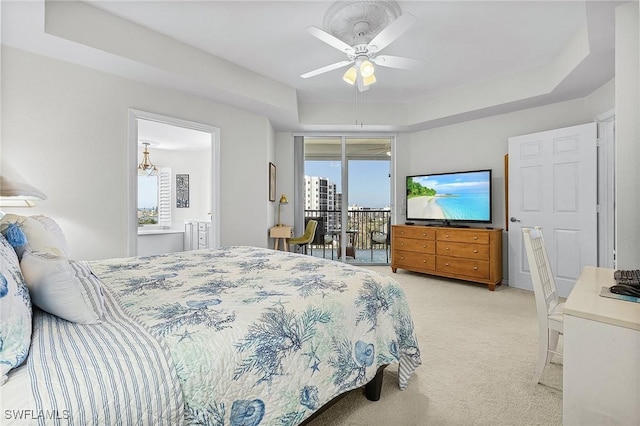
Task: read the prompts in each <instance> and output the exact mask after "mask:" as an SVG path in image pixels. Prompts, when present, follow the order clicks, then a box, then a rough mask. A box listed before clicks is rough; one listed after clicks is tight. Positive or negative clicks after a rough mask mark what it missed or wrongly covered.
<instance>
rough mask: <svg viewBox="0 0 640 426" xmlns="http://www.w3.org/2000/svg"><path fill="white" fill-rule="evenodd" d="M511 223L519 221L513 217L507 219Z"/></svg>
mask: <svg viewBox="0 0 640 426" xmlns="http://www.w3.org/2000/svg"><path fill="white" fill-rule="evenodd" d="M509 220H510V221H511V222H520V219H516V218H515V217H513V216H511V219H509Z"/></svg>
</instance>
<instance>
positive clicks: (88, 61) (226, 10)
mask: <svg viewBox="0 0 640 426" xmlns="http://www.w3.org/2000/svg"><path fill="white" fill-rule="evenodd" d="M18 3H21V4H18ZM25 3H30V4H31V5H30V6H29V5H25ZM332 3H333V2H326V1H293V0H291V1H202V0H201V1H177V0H174V1H126V0H122V1H88V2H85V5H90V6H92V8H91V9H96V10H99V11H100V13H103V14H104V13H105V12H106V13H108V14H109V15H112V16H114V17H118V18H123V19H125V20H127V21H129V22H131V23H133V24H136V25H137V26H139V27H140V28H141V31H143V30H144V31H148V30H152V31H153V32H155V33H158V34H160V35H162V36H163V37H168V39H167V38H165V39H164V40H165V41H166V40H169V39H171V40H175V41H177V42H179V43H180V44H181V45H186V46H191V47H194V48H196V49H198V51H199V52H200V54H207V55H210V56H212V57H215V58H218V59H222V60H224V61H226V62H228V63H230V64H231V65H230V66H237V67H240V68H236V70H243V69H246V70H250V71H251V72H252V73H254V74H252V75H261V76H264V77H265V80H263V81H262V82H261V84H260V86H257V87H258V89H256V88H252V89H251V90H252V92H253V93H250V94H248V95H247V94H246V93H240V92H241V89H238V90H236V93H230V92H233V90H232V89H229V90H228V91H227V92H224V90H221V89H220V88H212V86H213V85H215V83H209V84H210V86H211V87H207V82H205V81H200V80H199V79H197V78H193V77H191V78H189V75H188V72H183V74H184V75H178V74H179V73H178V72H176V71H173V74H174V75H172V76H171V78H163V79H160V78H158V79H157V81H158V83H157V84H161V85H166V86H171V87H174V88H178V89H180V90H185V91H188V92H191V93H198V94H199V96H202V97H209V98H211V99H212V100H215V101H218V102H222V103H227V104H230V105H237V106H241V107H243V108H245V109H248V110H250V111H255V112H259V113H261V114H265V115H267V116H269V117H270V118H271V119H272V122H273V123H274V127H275V128H276V130H292V131H295V130H309V129H312V128H314V126H313V124H312V123H311V124H309V123H302V122H303V121H304V120H305V117H304V116H303V113H304V112H306V111H308V110H310V109H312V108H314V107H318V106H322V105H325V104H326V105H335V104H339V103H342V104H345V105H353V104H354V103H355V99H356V92H355V89H354V87H352V86H349V85H347V84H346V83H344V82H343V81H342V74H343V73H344V71H345V69H344V68H341V69H337V70H334V71H330V72H327V73H325V74H322V75H319V76H316V77H312V78H309V79H303V78H301V77H300V75H301V74H303V73H305V72H308V71H311V70H313V69H316V68H319V67H321V66H324V65H328V64H332V63H335V62H339V61H342V60H344V59H346V55H344V54H343V53H341V52H340V51H338V50H337V49H335V48H333V47H331V46H329V45H327V44H325V43H323V42H322V41H320V40H318V39H317V38H315V37H313V36H311V35H310V34H309V33H308V32H307V31H306V28H307V27H309V26H317V27H320V28H322V27H323V18H324V15H325V12H326V11H327V9H328V8H329V7H330V6H331V4H332ZM363 3H365V2H363ZM397 3H398V5H399V6H400V8H401V11H402V13H410V14H412V15H414V16H415V17H416V18H417V24H416V25H414V26H413V27H411V28H410V29H409V30H408V31H407V32H406V33H405V34H403V35H402V36H400V37H399V38H398V39H397V40H395V41H394V42H393V43H391V44H390V45H389V46H388V47H386V48H385V49H384V50H383V53H384V54H387V55H397V56H405V57H410V58H414V59H417V60H419V61H421V63H422V65H421V66H420V67H419V68H417V69H415V70H412V71H409V70H399V69H391V68H383V67H377V69H376V76H377V82H376V83H375V84H374V85H372V87H371V89H370V90H368V91H366V92H364V93H363V94H362V95H361V96H360V102H361V103H364V104H365V105H384V104H387V105H402V106H403V108H406V109H407V111H408V113H407V114H408V115H411V114H412V111H423V110H425V111H427V110H429V109H430V108H433V105H437V104H438V102H439V103H443V102H442V99H457V97H458V96H460V95H459V93H461V91H464V90H470V91H472V92H473V91H474V90H476V89H477V88H480V87H482V88H484V89H483V90H485V91H486V92H488V93H491V94H492V96H493V95H494V93H495V92H496V90H486V89H487V88H489V87H491V86H489V84H494V83H495V86H493V87H502V89H501V90H500V91H505V90H509V89H505V88H508V87H510V84H511V83H509V84H505V83H504V82H513V81H519V79H521V78H522V81H523V82H524V83H521V86H519V87H522V84H524V85H526V82H527V81H528V80H526V78H525V77H524V76H527V75H541V74H543V71H544V72H547V71H548V72H549V73H551V71H553V73H555V74H554V78H555V80H554V81H553V82H552V83H549V84H548V85H546V86H545V87H544V88H542V89H540V90H539V92H534V91H531V92H527V93H523V94H520V93H519V92H520V91H522V89H521V88H519V89H514V90H513V91H512V92H511V93H510V94H503V93H500V96H502V98H501V99H496V101H495V102H491V103H487V104H486V105H485V106H483V107H482V108H480V107H476V108H460V110H456V106H455V105H453V106H452V107H449V110H447V111H446V112H443V113H439V114H437V115H436V114H434V115H433V116H428V114H427V115H425V117H424V118H422V117H418V118H411V119H409V120H404V121H403V120H399V123H398V125H397V126H395V127H393V126H392V127H393V129H395V130H416V129H420V128H427V127H434V126H436V125H441V124H447V123H449V122H455V121H462V120H464V119H469V118H473V117H478V116H482V115H489V114H492V113H500V112H508V111H511V110H517V109H522V108H528V107H532V106H539V105H544V104H545V103H553V102H559V101H562V100H568V99H575V98H578V97H584V96H586V95H588V94H590V93H592V92H593V91H594V90H595V89H597V88H598V87H600V86H602V85H603V84H604V83H606V82H607V81H609V80H610V79H612V78H613V77H614V33H615V31H614V9H615V7H616V6H618V5H619V4H621V3H622V2H613V1H602V2H600V1H587V2H584V1H578V0H572V1H480V0H476V1H399V2H397ZM38 4H39V6H38ZM42 5H43V0H38V1H32V2H12V1H7V0H3V6H2V7H3V11H2V23H3V31H2V42H3V43H4V44H8V45H11V46H14V47H18V48H22V49H25V50H31V51H35V52H38V53H40V54H44V55H47V56H53V57H58V58H60V59H62V60H67V61H71V62H76V63H81V64H84V65H87V66H90V67H93V68H99V69H104V70H106V71H108V72H112V73H115V74H120V75H123V76H127V77H128V78H139V79H144V77H136V75H146V76H151V75H152V74H153V72H154V71H155V70H154V69H152V67H149V66H147V65H149V64H150V63H151V62H150V61H151V60H149V62H144V61H145V59H140V62H141V63H142V62H144V65H145V67H146V68H144V69H145V70H146V74H145V73H141V72H140V69H141V68H140V67H139V68H140V69H138V70H137V71H135V72H134V71H131V70H133V65H140V63H136V64H134V63H133V61H132V59H134V60H137V58H133V56H127V53H126V52H124V53H120V51H119V50H117V49H116V48H114V49H111V50H110V51H108V52H103V51H101V49H103V50H108V49H106V48H98V49H96V47H100V46H99V43H101V42H103V41H100V40H93V41H92V42H86V41H84V40H80V39H79V38H76V39H73V34H72V33H71V30H64V29H63V30H60V31H59V32H58V33H56V34H55V37H52V36H51V35H47V34H46V33H47V32H49V31H50V30H49V28H47V30H46V31H45V30H44V28H43V25H42V21H43V18H42V16H43V13H42V8H43V6H42ZM88 10H89V9H87V8H86V7H85V8H84V9H83V13H86V12H87V11H88ZM67 15H69V16H67V19H68V21H67V26H68V23H69V22H70V21H69V20H71V19H73V18H72V17H70V14H69V13H67ZM47 19H49V17H48V18H47ZM75 19H76V20H75V22H76V23H77V24H78V27H80V25H81V24H82V23H83V20H82V16H80V15H77V16H75ZM86 22H89V21H86ZM105 22H106V21H105ZM114 22H115V21H114ZM118 22H121V21H118ZM47 24H48V25H49V20H48V21H47ZM51 28H52V29H53V31H55V26H54V25H51ZM84 30H85V31H86V32H87V33H88V32H89V31H90V30H91V28H85V29H84ZM65 31H66V32H65ZM78 31H79V30H78ZM76 34H78V33H76ZM105 37H106V36H105ZM65 38H66V39H67V40H65ZM78 41H80V43H79V42H78ZM92 43H93V44H92ZM165 44H167V43H166V42H165ZM585 44H586V47H585V46H584V45H585ZM89 45H90V46H91V47H93V49H91V50H87V46H89ZM128 47H129V46H124V47H123V46H118V49H125V48H128ZM150 50H152V48H151V45H150ZM575 52H582V53H575ZM151 53H152V52H151ZM151 53H150V54H151ZM99 54H101V55H100V57H99V58H98V55H99ZM125 57H126V58H125ZM123 58H124V59H123ZM567 58H570V59H571V60H572V61H573V62H572V63H571V64H569V65H567V64H565V63H566V62H569V60H568V59H567ZM125 59H126V60H125ZM563 60H564V62H563ZM127 67H129V69H127ZM561 67H564V68H562V69H560V68H561ZM162 71H163V72H164V71H166V70H162ZM136 72H137V73H138V74H136ZM527 73H529V74H527ZM560 73H561V74H562V75H560V76H559V77H558V75H559V74H560ZM236 74H238V72H237V71H236ZM163 77H166V76H163ZM174 77H175V78H174ZM147 78H148V79H149V80H150V81H154V80H153V79H152V78H151V77H147ZM527 78H528V77H527ZM272 86H273V91H277V90H280V89H283V88H284V90H290V91H291V92H292V93H294V94H295V99H294V104H295V107H293V108H288V107H287V108H274V107H272V106H271V105H268V103H269V102H267V101H265V100H264V99H263V98H264V97H268V96H270V94H271V92H272ZM532 86H533V85H532ZM259 87H265V90H264V92H263V93H259V92H260V89H259ZM228 92H229V93H228ZM449 93H452V94H455V96H454V95H451V96H449V95H448V94H449ZM478 93H479V92H478ZM496 96H497V95H496ZM351 108H353V106H352V107H351ZM414 115H415V114H414ZM447 120H448V121H447ZM322 124H327V123H322ZM329 124H331V123H329ZM392 127H389V129H392ZM329 128H330V127H329ZM317 129H324V130H326V129H327V126H325V125H323V126H317Z"/></svg>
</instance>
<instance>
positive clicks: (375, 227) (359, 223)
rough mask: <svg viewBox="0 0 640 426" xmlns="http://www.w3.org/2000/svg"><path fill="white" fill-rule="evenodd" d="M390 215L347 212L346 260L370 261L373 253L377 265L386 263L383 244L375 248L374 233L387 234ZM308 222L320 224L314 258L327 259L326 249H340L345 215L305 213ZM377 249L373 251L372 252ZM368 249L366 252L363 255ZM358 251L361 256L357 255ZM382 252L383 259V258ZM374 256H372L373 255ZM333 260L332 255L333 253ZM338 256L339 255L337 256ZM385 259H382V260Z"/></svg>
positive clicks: (377, 212) (327, 212)
mask: <svg viewBox="0 0 640 426" xmlns="http://www.w3.org/2000/svg"><path fill="white" fill-rule="evenodd" d="M390 216H391V212H390V211H389V210H369V209H367V210H349V211H348V212H347V229H346V230H347V237H348V239H349V243H348V244H347V247H348V249H347V257H353V258H354V259H355V260H356V261H363V262H371V261H372V260H371V259H372V257H373V254H374V253H375V254H377V255H378V256H376V259H377V260H375V261H374V262H375V263H378V262H381V263H384V262H386V256H385V255H384V251H385V247H384V245H382V246H381V245H379V244H374V245H373V247H372V239H371V235H372V233H376V232H382V233H385V234H386V233H388V232H389V231H390V229H388V227H389V223H390V222H389V219H390ZM305 218H306V219H314V220H317V221H318V228H317V229H316V235H315V238H314V241H313V243H312V244H311V247H310V248H311V251H312V253H313V254H314V255H315V256H318V250H320V251H319V253H320V254H319V255H320V257H323V254H324V257H327V255H326V253H327V249H329V248H330V249H332V250H333V249H336V250H337V249H338V247H339V242H340V239H341V223H342V212H340V211H335V210H305ZM372 249H374V251H373V252H371V250H372ZM365 250H366V252H364V251H365ZM358 251H360V253H362V255H357V254H358ZM380 252H382V257H380ZM370 253H371V255H370ZM331 256H332V257H333V252H331ZM336 257H337V254H336ZM380 259H382V260H380Z"/></svg>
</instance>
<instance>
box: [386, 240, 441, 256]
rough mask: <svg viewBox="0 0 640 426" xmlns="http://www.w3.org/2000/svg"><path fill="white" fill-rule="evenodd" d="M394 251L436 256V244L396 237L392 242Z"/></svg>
mask: <svg viewBox="0 0 640 426" xmlns="http://www.w3.org/2000/svg"><path fill="white" fill-rule="evenodd" d="M391 247H393V248H394V250H402V251H415V252H418V253H427V254H435V253H436V242H435V241H429V240H418V239H415V238H401V237H394V238H393V241H392V242H391Z"/></svg>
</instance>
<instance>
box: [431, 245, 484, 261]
mask: <svg viewBox="0 0 640 426" xmlns="http://www.w3.org/2000/svg"><path fill="white" fill-rule="evenodd" d="M489 248H490V246H489V245H488V244H470V243H454V242H449V241H438V242H437V249H436V254H437V255H438V256H451V257H464V258H467V259H474V260H489Z"/></svg>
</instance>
